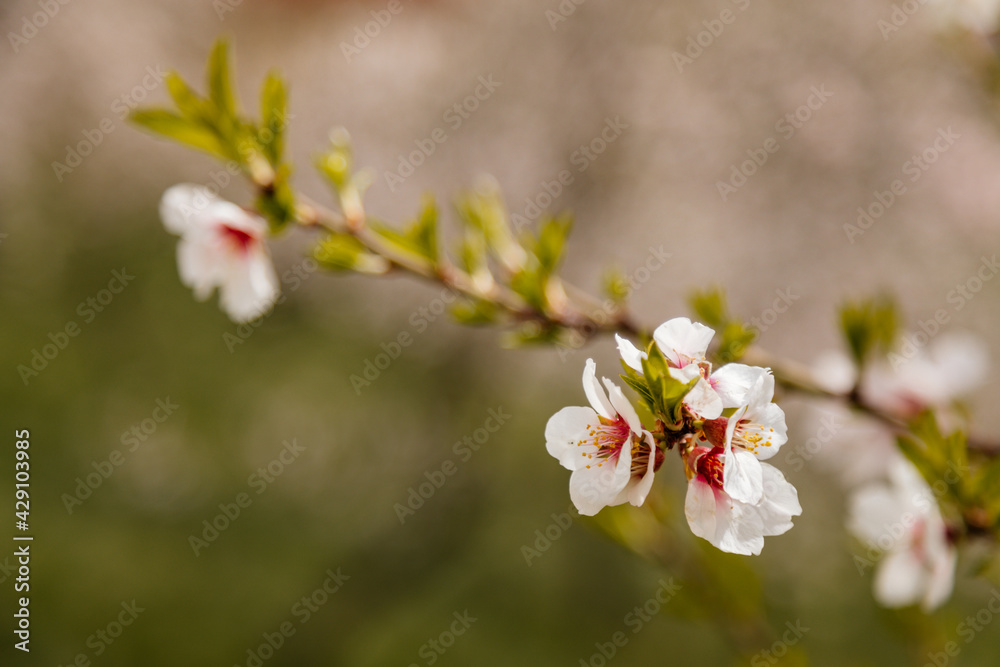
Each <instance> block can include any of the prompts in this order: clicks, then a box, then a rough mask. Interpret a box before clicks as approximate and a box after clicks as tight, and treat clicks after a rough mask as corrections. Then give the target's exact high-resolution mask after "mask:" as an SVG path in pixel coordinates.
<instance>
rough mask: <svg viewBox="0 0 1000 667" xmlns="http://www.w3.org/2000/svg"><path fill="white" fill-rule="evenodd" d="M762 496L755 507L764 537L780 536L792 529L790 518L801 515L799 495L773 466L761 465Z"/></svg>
mask: <svg viewBox="0 0 1000 667" xmlns="http://www.w3.org/2000/svg"><path fill="white" fill-rule="evenodd" d="M760 466H761V473H762V475H763V482H764V496H763V499H762V500H761V502H760V504H759V505H758V506H757V513H758V514H759V515H760V518H761V523H762V529H763V531H764V535H765V536H769V535H782V534H784V533H787V532H788V531H789V530H791V528H792V517H793V516H799V515H801V514H802V506H801V505H800V504H799V494H798V491H796V490H795V487H794V486H792V485H791V484H790V483H789V482H788V481H787V480H786V479H785V476H784V475H782V474H781V471H780V470H778V469H777V468H775V467H774V466H772V465H770V464H767V463H761V464H760Z"/></svg>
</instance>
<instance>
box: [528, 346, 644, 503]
mask: <svg viewBox="0 0 1000 667" xmlns="http://www.w3.org/2000/svg"><path fill="white" fill-rule="evenodd" d="M596 368H597V367H596V364H594V361H593V360H592V359H588V360H587V364H586V366H585V368H584V371H583V389H584V392H585V393H586V395H587V399H588V400H589V401H590V405H591V406H592V407H566V408H563V409H562V410H560V411H559V412H557V413H556V414H554V415H552V417H551V418H550V419H549V422H548V424H547V425H546V427H545V448H546V450H547V451H548V452H549V454H551V455H552V456H554V457H555V458H556V459H558V461H559V463H561V464H562V466H563V467H564V468H567V469H568V470H572V471H573V474H572V475H571V476H570V481H569V493H570V499H571V500H572V501H573V504H574V505H576V508H577V510H579V512H580V514H584V515H587V516H593V515H594V514H597V512H599V511H600V510H601V509H603V508H604V507H608V506H613V505H620V504H622V503H624V502H629V503H631V504H633V505H636V506H639V505H642V503H643V502H645V500H646V496H647V495H648V494H649V489H650V488H651V487H652V485H653V473H654V472H655V471H656V469H657V468H658V467H659V464H660V463H662V460H663V453H662V452H661V451H660V450H659V449H658V448H657V447H656V445H655V443H654V441H653V436H652V434H651V433H650V432H649V431H646V430H644V429H643V428H642V422H640V421H639V416H638V415H637V414H636V412H635V408H633V407H632V404H631V403H629V401H628V399H626V398H625V395H624V394H623V393H622V390H621V388H619V387H618V386H617V385H615V384H614V383H613V382H611V381H610V380H608V379H607V378H604V387H602V386H601V384H600V383H599V382H598V381H597V373H596ZM605 388H606V389H607V393H605Z"/></svg>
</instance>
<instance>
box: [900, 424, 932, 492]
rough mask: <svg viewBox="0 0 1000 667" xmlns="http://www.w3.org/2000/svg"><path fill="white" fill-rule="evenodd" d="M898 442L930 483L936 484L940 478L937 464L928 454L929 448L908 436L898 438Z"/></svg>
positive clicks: (902, 450)
mask: <svg viewBox="0 0 1000 667" xmlns="http://www.w3.org/2000/svg"><path fill="white" fill-rule="evenodd" d="M896 444H897V445H898V446H899V450H900V451H901V452H903V455H904V456H906V458H908V459H909V460H910V463H912V464H913V465H914V466H916V468H917V470H919V471H920V474H921V475H922V476H923V478H924V479H925V480H926V481H927V483H928V484H934V482H936V481H937V478H938V471H937V466H936V465H935V464H934V461H933V460H932V459H931V457H930V456H929V455H928V452H927V448H926V447H924V446H922V445H921V444H920V443H919V442H917V441H916V440H914V439H913V438H910V437H908V436H900V437H898V438H896Z"/></svg>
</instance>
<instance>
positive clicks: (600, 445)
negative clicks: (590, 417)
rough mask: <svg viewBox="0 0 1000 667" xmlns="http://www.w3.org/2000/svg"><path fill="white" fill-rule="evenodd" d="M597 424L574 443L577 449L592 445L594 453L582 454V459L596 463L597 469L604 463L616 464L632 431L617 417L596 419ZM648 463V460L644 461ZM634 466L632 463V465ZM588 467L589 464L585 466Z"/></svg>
mask: <svg viewBox="0 0 1000 667" xmlns="http://www.w3.org/2000/svg"><path fill="white" fill-rule="evenodd" d="M598 419H599V420H600V421H599V422H598V423H597V424H593V425H591V427H590V428H589V429H588V430H587V437H586V438H584V439H583V440H580V441H579V442H578V443H576V446H577V447H582V446H583V445H592V446H594V447H596V448H597V451H596V452H590V451H585V452H582V454H583V457H584V458H587V459H591V460H596V461H597V467H598V468H600V467H601V466H603V465H604V461H611V462H616V461H617V460H618V455H619V454H621V451H622V445H624V444H625V443H626V442H627V441H628V439H629V437H630V436H631V435H632V429H631V427H629V425H628V422H627V421H625V419H624V417H622V416H621V415H619V416H618V419H615V420H614V421H612V420H610V419H605V418H604V417H598ZM646 461H647V463H648V459H647V460H646ZM633 466H634V463H633ZM587 467H588V468H589V467H590V464H589V463H588V464H587Z"/></svg>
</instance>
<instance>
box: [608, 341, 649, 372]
mask: <svg viewBox="0 0 1000 667" xmlns="http://www.w3.org/2000/svg"><path fill="white" fill-rule="evenodd" d="M615 340H616V341H618V352H619V353H620V354H621V355H622V361H624V362H625V364H626V365H627V366H628V367H629V368H632V369H634V370H637V371H639V372H640V373H642V360H643V359H645V358H646V356H647V355H646V353H645V352H643V351H642V350H640V349H639V348H637V347H636V346H635V345H633V344H632V341H630V340H628V339H626V338H622V337H621V336H619V335H618V334H615Z"/></svg>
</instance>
